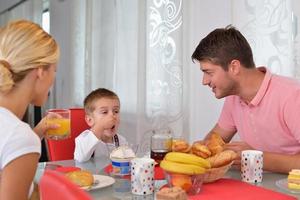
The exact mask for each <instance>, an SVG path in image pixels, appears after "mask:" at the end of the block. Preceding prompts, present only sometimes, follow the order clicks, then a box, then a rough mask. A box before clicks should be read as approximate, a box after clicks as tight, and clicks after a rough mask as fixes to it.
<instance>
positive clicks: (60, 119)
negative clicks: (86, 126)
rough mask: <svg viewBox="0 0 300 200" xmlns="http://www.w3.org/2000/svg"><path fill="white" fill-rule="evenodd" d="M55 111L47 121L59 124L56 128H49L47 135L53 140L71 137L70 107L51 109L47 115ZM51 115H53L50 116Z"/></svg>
mask: <svg viewBox="0 0 300 200" xmlns="http://www.w3.org/2000/svg"><path fill="white" fill-rule="evenodd" d="M49 113H53V114H51V115H49V117H47V118H46V123H48V124H57V125H59V127H58V128H56V129H48V130H47V132H46V137H47V138H48V139H52V140H63V139H66V138H69V137H71V131H70V128H71V127H70V124H71V123H70V121H71V120H70V110H68V109H49V110H47V115H48V114H49ZM50 116H51V117H50Z"/></svg>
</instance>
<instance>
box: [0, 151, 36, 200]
mask: <svg viewBox="0 0 300 200" xmlns="http://www.w3.org/2000/svg"><path fill="white" fill-rule="evenodd" d="M39 156H40V155H39V154H38V153H29V154H25V155H22V156H20V157H18V158H16V159H14V160H12V161H11V162H10V163H8V164H7V165H6V166H5V167H4V168H3V170H2V172H1V186H0V199H6V200H23V199H28V197H29V189H30V186H31V184H32V181H33V178H34V175H35V172H36V168H37V165H38V160H39Z"/></svg>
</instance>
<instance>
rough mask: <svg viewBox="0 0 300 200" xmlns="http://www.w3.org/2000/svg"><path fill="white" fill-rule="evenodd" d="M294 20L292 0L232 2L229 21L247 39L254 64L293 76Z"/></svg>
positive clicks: (235, 0) (294, 62)
mask: <svg viewBox="0 0 300 200" xmlns="http://www.w3.org/2000/svg"><path fill="white" fill-rule="evenodd" d="M241 13H243V14H242V15H241ZM296 23H297V21H296V20H295V14H294V12H293V9H292V0H281V1H268V0H263V1H260V0H256V1H250V0H243V1H240V0H234V1H233V24H234V25H236V26H237V27H238V28H239V29H240V30H241V32H242V33H243V34H244V35H245V36H246V38H247V39H248V41H249V42H250V45H251V47H252V49H253V52H254V59H255V62H256V65H257V66H260V65H264V66H267V67H268V68H269V69H270V70H271V71H272V72H273V73H276V74H281V75H285V76H290V77H295V76H296V66H297V60H296V55H295V54H294V52H295V47H296V43H295V37H296V36H297V34H296V33H297V30H296V28H297V25H296Z"/></svg>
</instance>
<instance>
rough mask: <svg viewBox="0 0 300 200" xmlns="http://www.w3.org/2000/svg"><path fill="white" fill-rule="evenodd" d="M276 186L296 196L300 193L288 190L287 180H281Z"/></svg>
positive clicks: (299, 191)
mask: <svg viewBox="0 0 300 200" xmlns="http://www.w3.org/2000/svg"><path fill="white" fill-rule="evenodd" d="M276 185H277V186H278V187H279V188H281V189H283V190H285V191H288V192H291V193H294V194H296V193H300V190H296V189H290V188H288V182H287V178H284V179H280V180H278V181H276Z"/></svg>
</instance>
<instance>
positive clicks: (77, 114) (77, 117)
mask: <svg viewBox="0 0 300 200" xmlns="http://www.w3.org/2000/svg"><path fill="white" fill-rule="evenodd" d="M70 111H71V137H70V138H68V139H65V140H46V141H47V149H48V157H49V160H50V161H56V160H71V159H74V150H75V138H76V137H77V136H78V135H79V134H80V133H81V132H82V131H84V130H86V129H88V128H89V126H88V125H87V123H86V122H85V119H84V118H85V112H84V109H83V108H71V109H70Z"/></svg>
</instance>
